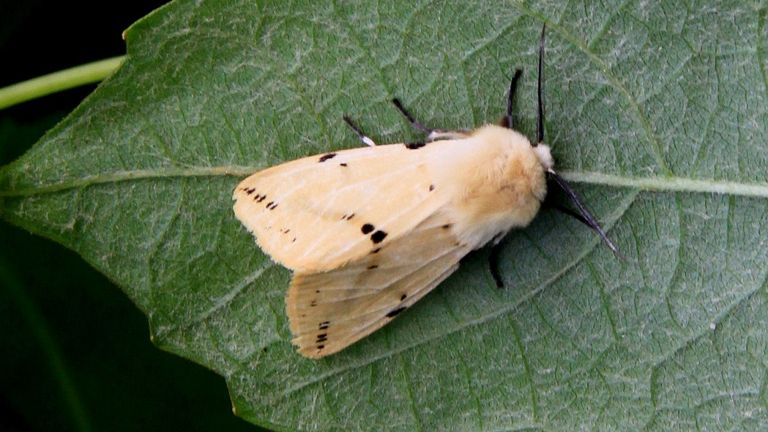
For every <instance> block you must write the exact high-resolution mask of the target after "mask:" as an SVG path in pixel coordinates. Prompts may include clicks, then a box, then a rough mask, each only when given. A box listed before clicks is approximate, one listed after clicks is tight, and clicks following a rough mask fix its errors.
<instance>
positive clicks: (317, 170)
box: [233, 144, 444, 272]
mask: <svg viewBox="0 0 768 432" xmlns="http://www.w3.org/2000/svg"><path fill="white" fill-rule="evenodd" d="M434 145H435V144H430V145H428V146H426V147H425V148H413V147H414V146H410V147H411V148H409V146H406V145H403V144H390V145H382V146H376V147H369V148H358V149H351V150H344V151H339V152H335V153H328V154H325V155H318V156H311V157H306V158H303V159H298V160H295V161H292V162H287V163H284V164H282V165H278V166H275V167H272V168H268V169H265V170H263V171H260V172H257V173H255V174H253V175H251V176H250V177H248V178H246V179H245V180H243V181H242V182H241V183H240V184H239V185H238V186H237V188H236V189H235V191H234V196H233V199H234V200H235V201H236V202H235V205H234V211H235V215H236V216H237V218H238V219H239V220H240V221H242V223H243V224H244V225H245V226H246V227H247V229H248V230H249V231H250V232H252V233H253V234H254V236H255V237H256V241H257V243H258V244H259V246H260V247H261V248H262V249H263V250H264V251H265V252H267V253H268V254H269V255H270V256H271V257H272V258H273V259H274V260H275V261H277V262H279V263H280V264H282V265H284V266H285V267H288V268H290V269H292V270H296V271H300V272H318V271H325V270H330V269H334V268H336V267H339V266H342V265H344V264H345V263H347V262H349V261H351V260H355V259H359V258H360V257H362V256H365V255H367V254H369V253H371V252H372V251H374V250H376V249H377V248H380V247H383V246H386V245H387V244H388V243H389V242H390V241H393V240H394V239H396V238H397V237H399V236H400V235H402V234H403V233H406V232H408V231H410V230H411V229H412V228H413V227H414V226H416V225H417V224H419V223H420V222H422V221H424V220H425V219H426V218H427V217H429V215H431V214H433V213H435V211H436V210H437V209H438V208H439V207H440V206H441V205H443V203H444V200H441V199H440V198H439V196H441V195H440V194H438V193H436V192H434V185H432V183H431V182H430V178H431V175H430V172H429V163H427V158H428V156H427V154H428V153H429V151H428V149H429V147H431V146H434Z"/></svg>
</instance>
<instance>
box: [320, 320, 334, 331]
mask: <svg viewBox="0 0 768 432" xmlns="http://www.w3.org/2000/svg"><path fill="white" fill-rule="evenodd" d="M330 324H331V322H330V321H323V322H321V323H320V324H318V325H317V329H318V330H325V329H327V328H328V326H329V325H330Z"/></svg>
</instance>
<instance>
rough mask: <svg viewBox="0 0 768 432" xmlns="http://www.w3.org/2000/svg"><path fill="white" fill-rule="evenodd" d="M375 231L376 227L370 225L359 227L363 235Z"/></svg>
mask: <svg viewBox="0 0 768 432" xmlns="http://www.w3.org/2000/svg"><path fill="white" fill-rule="evenodd" d="M375 229H376V227H374V226H373V225H371V224H369V223H367V224H365V225H363V226H362V227H360V231H362V232H363V234H368V233H370V232H371V231H373V230H375Z"/></svg>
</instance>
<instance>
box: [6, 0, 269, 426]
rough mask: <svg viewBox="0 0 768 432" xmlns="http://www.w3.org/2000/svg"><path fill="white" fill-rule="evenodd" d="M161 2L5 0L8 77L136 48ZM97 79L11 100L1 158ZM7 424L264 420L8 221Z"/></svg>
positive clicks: (62, 253)
mask: <svg viewBox="0 0 768 432" xmlns="http://www.w3.org/2000/svg"><path fill="white" fill-rule="evenodd" d="M162 4H163V2H160V1H148V0H135V1H128V2H88V1H82V0H74V1H68V2H60V1H47V0H31V1H29V0H24V1H19V0H0V87H5V86H7V85H9V84H13V83H15V82H18V81H23V80H26V79H30V78H34V77H37V76H40V75H43V74H46V73H50V72H55V71H58V70H61V69H66V68H69V67H73V66H77V65H81V64H84V63H88V62H92V61H96V60H101V59H105V58H108V57H113V56H118V55H122V54H124V53H125V45H124V42H123V40H122V39H121V36H120V34H121V33H122V31H123V30H125V29H126V28H127V27H128V26H129V25H130V24H131V23H133V22H134V21H136V20H138V19H139V18H141V17H142V16H144V15H146V14H147V13H149V12H150V11H152V10H153V9H155V8H157V7H159V6H160V5H162ZM94 88H95V85H94V86H87V87H82V88H78V89H74V90H69V91H66V92H63V93H60V94H57V95H52V96H48V97H44V98H41V99H38V100H34V101H31V102H27V103H24V104H21V105H17V106H15V107H12V108H8V109H5V110H0V165H5V164H7V163H9V162H11V161H13V160H14V159H16V158H17V157H19V156H20V155H21V154H23V153H24V152H25V151H26V150H27V149H28V148H29V147H31V146H32V145H33V144H34V143H35V142H36V141H37V140H38V139H39V138H40V137H41V136H42V135H43V134H44V133H45V131H46V130H48V129H49V128H51V127H52V126H54V125H55V124H56V123H57V122H58V121H59V120H61V119H62V118H63V117H64V116H65V115H66V114H67V113H68V112H70V111H71V110H72V109H73V108H75V106H77V105H78V104H79V102H80V101H81V100H82V99H83V98H84V97H85V96H86V95H88V94H89V93H90V92H92V91H93V89H94ZM0 332H2V336H0V431H43V430H56V431H59V430H65V431H68V430H75V431H86V430H98V431H101V430H104V431H138V430H142V431H145V430H185V431H208V430H226V431H253V430H258V428H256V427H254V426H251V425H249V424H248V423H246V422H244V421H242V420H240V419H239V418H237V417H235V416H234V415H233V414H232V412H231V407H230V403H229V396H228V394H227V389H226V386H225V383H224V380H223V378H221V377H220V376H218V375H216V374H214V373H213V372H211V371H208V370H206V369H204V368H202V367H200V366H198V365H195V364H193V363H191V362H189V361H186V360H183V359H181V358H179V357H176V356H174V355H172V354H168V353H166V352H163V351H160V350H159V349H157V348H155V347H154V346H153V345H152V344H151V343H150V341H149V330H148V326H147V320H146V317H145V316H144V315H143V314H142V313H141V312H140V311H139V310H138V309H137V308H136V307H135V306H134V305H133V304H132V303H131V302H130V300H128V298H127V297H125V295H123V293H122V292H121V291H120V290H119V288H117V287H116V286H114V285H113V284H112V283H110V282H109V281H108V280H107V279H106V278H105V277H104V276H103V275H101V274H100V273H98V272H97V271H96V270H94V269H93V268H91V267H89V266H88V264H86V263H85V262H84V261H83V260H82V259H81V258H80V257H79V256H78V255H77V254H75V253H74V252H72V251H69V250H67V249H65V248H63V247H61V246H59V245H57V244H55V243H53V242H51V241H49V240H46V239H43V238H39V237H36V236H33V235H31V234H29V233H28V232H26V231H24V230H21V229H19V228H16V227H14V226H11V225H10V224H8V223H6V222H4V221H2V220H0Z"/></svg>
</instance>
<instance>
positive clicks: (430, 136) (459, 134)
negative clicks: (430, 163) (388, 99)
mask: <svg viewBox="0 0 768 432" xmlns="http://www.w3.org/2000/svg"><path fill="white" fill-rule="evenodd" d="M392 103H393V104H394V105H395V107H396V108H397V110H398V111H400V114H402V115H403V117H405V118H406V119H408V123H410V124H411V126H413V128H414V129H416V130H418V131H420V132H424V133H425V134H427V141H429V142H431V141H435V140H441V139H461V138H466V137H467V136H469V134H468V133H467V132H465V131H450V130H444V129H432V128H428V127H426V126H424V125H423V124H421V123H420V122H418V121H416V119H415V118H414V117H413V115H411V113H410V112H408V110H407V109H405V107H404V106H403V103H402V102H400V99H398V98H394V99H392Z"/></svg>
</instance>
